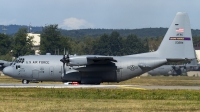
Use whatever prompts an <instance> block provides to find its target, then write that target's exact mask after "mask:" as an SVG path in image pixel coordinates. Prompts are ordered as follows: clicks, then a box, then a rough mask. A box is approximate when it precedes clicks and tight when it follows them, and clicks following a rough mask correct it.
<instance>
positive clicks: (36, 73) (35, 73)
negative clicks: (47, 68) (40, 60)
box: [32, 70, 39, 79]
mask: <svg viewBox="0 0 200 112" xmlns="http://www.w3.org/2000/svg"><path fill="white" fill-rule="evenodd" d="M32 75H33V79H38V78H39V71H38V70H33V71H32Z"/></svg>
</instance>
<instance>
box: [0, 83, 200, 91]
mask: <svg viewBox="0 0 200 112" xmlns="http://www.w3.org/2000/svg"><path fill="white" fill-rule="evenodd" d="M0 88H104V89H106V88H107V89H137V90H152V89H167V90H175V89H184V90H200V86H154V85H153V86H142V85H65V84H41V83H36V84H8V83H0Z"/></svg>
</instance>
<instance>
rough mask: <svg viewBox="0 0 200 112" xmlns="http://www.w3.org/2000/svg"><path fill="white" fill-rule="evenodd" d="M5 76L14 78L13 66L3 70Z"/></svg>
mask: <svg viewBox="0 0 200 112" xmlns="http://www.w3.org/2000/svg"><path fill="white" fill-rule="evenodd" d="M3 74H5V75H8V76H12V74H13V68H12V67H11V66H8V67H5V68H4V69H3Z"/></svg>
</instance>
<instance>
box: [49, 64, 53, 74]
mask: <svg viewBox="0 0 200 112" xmlns="http://www.w3.org/2000/svg"><path fill="white" fill-rule="evenodd" d="M49 74H50V75H53V74H54V68H53V67H52V66H51V67H50V69H49Z"/></svg>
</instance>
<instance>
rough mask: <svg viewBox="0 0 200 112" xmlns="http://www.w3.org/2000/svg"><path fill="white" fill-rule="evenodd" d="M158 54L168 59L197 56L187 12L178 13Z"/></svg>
mask: <svg viewBox="0 0 200 112" xmlns="http://www.w3.org/2000/svg"><path fill="white" fill-rule="evenodd" d="M156 54H158V55H159V57H162V58H166V59H168V60H182V59H194V58H195V54H194V48H193V42H192V34H191V28H190V21H189V17H188V15H187V13H185V12H178V13H177V14H176V16H175V18H174V20H173V22H172V24H171V26H170V28H169V29H168V31H167V33H166V35H165V37H164V39H163V41H162V43H161V44H160V47H159V48H158V50H157V51H156Z"/></svg>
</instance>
